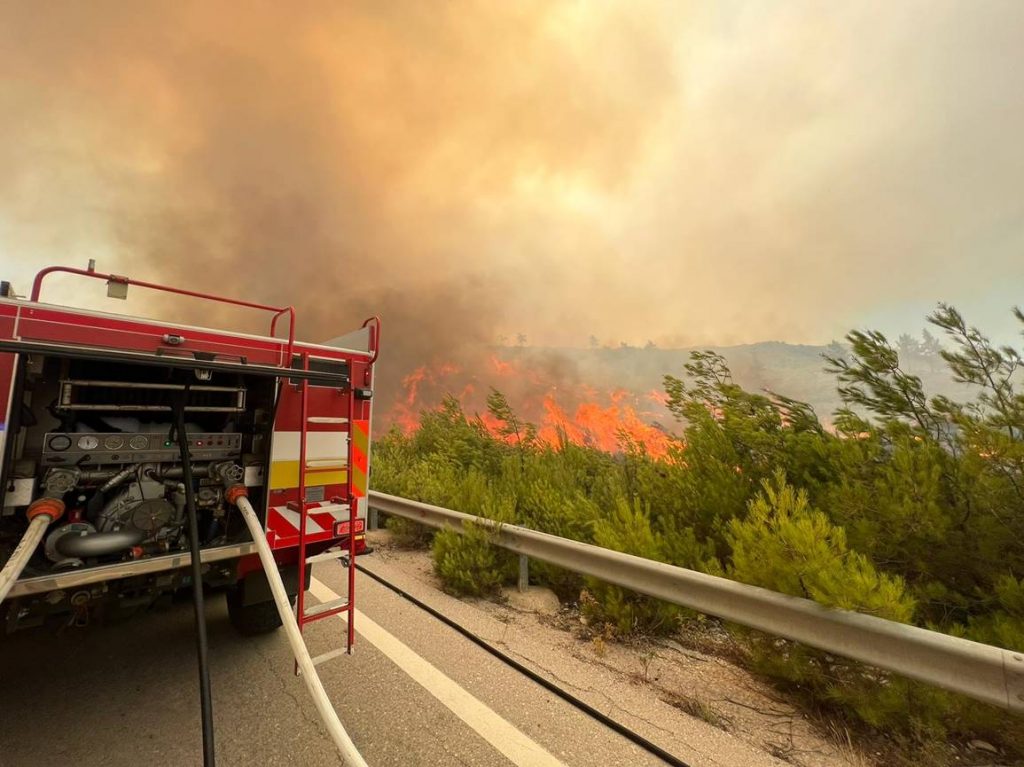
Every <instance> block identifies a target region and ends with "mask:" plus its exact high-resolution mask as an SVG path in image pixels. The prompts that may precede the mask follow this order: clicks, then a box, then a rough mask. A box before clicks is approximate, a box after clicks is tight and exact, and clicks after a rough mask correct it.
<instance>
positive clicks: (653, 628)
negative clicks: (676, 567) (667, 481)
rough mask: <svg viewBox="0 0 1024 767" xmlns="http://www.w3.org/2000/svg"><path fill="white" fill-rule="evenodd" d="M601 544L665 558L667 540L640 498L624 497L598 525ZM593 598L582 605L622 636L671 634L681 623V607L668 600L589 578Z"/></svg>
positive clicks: (593, 618) (591, 617) (590, 615)
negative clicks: (652, 525)
mask: <svg viewBox="0 0 1024 767" xmlns="http://www.w3.org/2000/svg"><path fill="white" fill-rule="evenodd" d="M594 542H595V543H596V544H597V545H598V546H602V547H604V548H606V549H612V550H614V551H621V552H624V553H626V554H633V555H635V556H638V557H645V558H647V559H654V560H658V561H664V559H665V554H666V551H667V547H666V544H665V539H664V538H663V537H662V536H661V535H660V534H658V533H656V532H654V530H653V529H652V528H651V521H650V517H649V515H648V514H647V512H646V510H645V509H643V508H642V506H641V504H640V503H639V501H637V502H634V503H630V502H629V501H627V500H625V499H623V498H620V499H619V500H618V502H617V503H616V505H615V509H614V513H613V514H612V515H611V516H610V517H609V518H607V519H601V520H599V521H598V522H597V523H595V525H594ZM586 580H587V589H588V591H589V593H590V595H591V596H592V598H591V599H585V600H581V602H580V606H581V608H582V609H583V612H584V614H585V615H586V616H587V618H588V619H589V620H590V621H591V622H592V623H601V624H607V625H609V626H611V627H612V629H613V630H614V632H615V633H616V634H617V635H619V636H627V635H630V634H669V633H671V632H672V631H674V630H675V629H676V628H677V627H678V625H679V616H680V614H681V612H682V611H681V609H680V608H679V607H677V606H676V605H673V604H670V603H668V602H662V601H661V600H659V599H654V598H652V597H648V596H644V595H642V594H637V593H635V592H632V591H627V590H626V589H622V588H619V587H618V586H613V585H611V584H609V583H605V582H604V581H600V580H597V579H596V578H587V579H586Z"/></svg>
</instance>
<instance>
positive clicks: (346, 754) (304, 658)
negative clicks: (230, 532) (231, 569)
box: [228, 485, 367, 767]
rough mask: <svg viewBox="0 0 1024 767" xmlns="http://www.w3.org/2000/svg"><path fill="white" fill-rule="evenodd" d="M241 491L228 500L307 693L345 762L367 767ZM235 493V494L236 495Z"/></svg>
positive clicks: (353, 766)
mask: <svg viewBox="0 0 1024 767" xmlns="http://www.w3.org/2000/svg"><path fill="white" fill-rule="evenodd" d="M238 487H240V486H238V485H236V486H235V487H234V488H229V491H228V498H229V499H231V498H232V496H233V495H234V496H236V497H234V498H233V500H234V502H235V504H236V505H237V506H238V508H239V510H240V511H241V512H242V516H243V517H244V518H245V524H246V525H248V526H249V533H250V534H251V535H252V539H253V542H254V543H255V544H256V551H257V552H258V553H259V555H260V562H262V564H263V571H264V572H265V573H266V575H267V583H269V584H270V591H271V593H272V594H273V595H274V602H275V603H276V604H277V612H278V613H279V614H280V616H281V622H282V623H283V624H284V630H285V634H286V635H287V636H288V642H289V643H290V644H291V646H292V652H293V653H294V654H295V660H296V662H298V664H299V669H300V670H301V671H302V678H303V680H304V681H305V682H306V689H307V690H309V694H310V695H311V696H312V697H313V703H314V704H315V705H316V710H317V711H319V712H320V718H321V719H322V720H323V722H324V726H325V727H327V732H329V733H330V735H331V738H333V739H334V744H335V745H336V746H337V747H338V753H340V754H341V758H342V761H343V762H344V763H345V764H346V765H349V766H350V767H367V764H366V761H365V760H364V759H363V757H362V756H360V755H359V751H358V750H357V749H356V746H355V744H354V743H353V742H352V739H351V738H350V737H349V736H348V733H347V732H345V728H344V727H343V726H342V724H341V721H340V720H339V719H338V713H337V712H336V711H335V710H334V706H332V705H331V701H330V698H328V697H327V691H326V690H324V686H323V683H322V682H321V681H320V677H319V676H317V673H316V669H315V668H314V666H313V660H312V658H310V657H309V650H307V649H306V643H305V642H303V641H302V634H301V633H299V627H298V624H297V623H296V621H295V614H294V613H293V612H292V605H291V600H290V599H288V594H287V592H285V589H284V583H282V582H281V575H280V573H279V572H278V570H277V563H276V562H275V561H274V555H273V554H272V553H271V552H270V546H269V545H267V537H266V533H265V532H264V531H263V526H262V525H261V524H260V521H259V519H258V518H257V516H256V511H255V510H254V509H253V507H252V504H251V503H249V499H248V498H246V497H245V496H244V495H241V493H242V492H244V489H245V488H244V487H242V488H241V490H236V489H235V488H238ZM232 490H234V491H235V492H234V493H232V492H231V491H232Z"/></svg>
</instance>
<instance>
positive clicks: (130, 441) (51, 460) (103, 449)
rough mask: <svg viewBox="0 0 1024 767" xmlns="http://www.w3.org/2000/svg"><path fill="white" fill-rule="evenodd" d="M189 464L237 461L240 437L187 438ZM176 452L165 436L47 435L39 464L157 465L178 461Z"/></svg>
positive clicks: (228, 435)
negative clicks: (190, 461)
mask: <svg viewBox="0 0 1024 767" xmlns="http://www.w3.org/2000/svg"><path fill="white" fill-rule="evenodd" d="M188 441H189V453H190V454H191V456H192V460H193V461H212V460H223V459H226V458H237V457H238V456H240V455H241V453H242V435H241V434H229V433H218V434H189V435H188ZM180 459H181V452H180V448H179V447H178V443H177V441H176V440H171V439H168V438H167V435H166V434H152V433H150V434H132V433H121V432H118V433H115V434H111V433H109V432H108V433H105V434H91V433H80V432H50V433H48V434H47V435H46V437H45V438H44V439H43V464H44V465H46V466H83V465H88V464H107V463H157V462H167V461H178V460H180Z"/></svg>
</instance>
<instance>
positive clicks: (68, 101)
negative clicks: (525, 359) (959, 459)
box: [0, 0, 1024, 381]
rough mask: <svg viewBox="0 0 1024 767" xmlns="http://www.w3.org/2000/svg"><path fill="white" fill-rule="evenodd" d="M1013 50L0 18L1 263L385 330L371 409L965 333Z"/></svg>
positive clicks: (934, 22)
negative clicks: (535, 377) (511, 378)
mask: <svg viewBox="0 0 1024 767" xmlns="http://www.w3.org/2000/svg"><path fill="white" fill-rule="evenodd" d="M1021 28H1024V6H1022V5H1021V4H1020V3H1015V2H1006V3H998V2H990V3H985V4H974V3H966V2H964V3H954V2H916V3H915V2H910V3H903V4H900V5H899V6H893V5H891V4H884V3H879V4H875V5H871V4H854V5H850V6H843V7H840V6H837V5H835V4H818V3H796V4H789V5H786V6H783V7H780V6H778V5H777V4H776V3H770V2H764V3H758V2H754V3H749V2H744V3H735V4H732V3H716V4H712V5H710V6H709V5H705V4H696V5H694V6H693V7H690V6H688V5H686V4H683V3H676V2H664V3H663V2H655V1H652V2H628V3H624V2H623V3H615V2H599V1H596V2H591V3H579V2H571V1H569V0H565V1H564V2H539V1H538V2H521V3H492V2H483V1H482V0H481V1H480V2H460V3H443V4H442V3H411V2H410V3H401V2H393V3H386V4H379V3H368V4H356V3H333V2H331V3H328V2H312V1H311V2H304V3H299V4H280V3H257V2H253V3H245V4H231V5H228V4H223V5H215V4H211V3H200V2H181V3H174V4H169V3H143V2H139V3H113V2H92V3H73V2H68V3H56V2H54V3H47V4H45V5H39V4H30V3H18V2H14V0H11V1H10V2H0V73H2V75H0V78H2V79H0V115H2V117H3V124H4V133H5V138H4V141H3V142H0V258H2V259H3V266H4V270H5V273H13V275H14V276H15V277H16V278H17V279H19V280H20V281H21V282H22V284H24V281H25V280H26V279H27V275H28V274H30V273H31V271H33V270H34V268H36V267H37V266H39V265H42V264H45V263H50V262H63V263H68V262H70V263H76V264H81V263H84V261H85V260H86V258H88V257H97V258H98V259H99V260H100V266H101V268H104V267H105V268H108V269H112V270H115V269H118V270H121V271H124V272H128V273H131V274H133V275H137V276H139V277H142V278H149V279H156V280H163V281H166V282H170V283H174V284H180V285H189V286H192V287H195V288H201V289H208V290H211V291H214V292H220V293H224V294H233V295H244V296H247V297H249V298H250V299H253V300H257V301H265V302H267V303H275V304H278V303H294V304H295V305H296V306H297V308H298V310H299V317H300V325H299V331H300V335H301V336H303V337H305V338H309V339H312V340H322V339H324V338H328V337H331V336H334V335H338V334H340V333H342V332H345V331H347V330H350V329H352V328H354V327H356V326H358V325H359V324H360V323H361V321H362V320H363V319H364V318H365V316H368V315H370V314H380V315H382V316H383V318H384V321H385V333H386V336H385V343H386V352H385V355H384V357H383V360H382V363H383V365H384V367H383V369H382V372H383V373H384V380H388V379H391V380H393V381H397V380H398V379H400V378H401V376H402V375H403V374H404V373H405V372H407V371H408V370H410V369H412V368H413V367H415V366H416V365H417V364H419V363H421V362H425V361H429V360H431V359H437V358H442V357H443V358H455V359H457V358H458V357H459V356H460V355H463V354H469V351H468V350H471V349H473V348H476V347H478V346H479V345H482V344H487V343H493V342H494V341H495V340H496V339H497V338H498V337H499V336H500V335H505V336H507V337H509V338H512V339H514V338H515V336H516V335H517V334H519V333H523V334H525V335H526V336H527V338H528V339H529V342H530V343H537V344H547V345H575V346H583V345H585V344H586V339H587V338H588V336H590V335H591V334H594V335H596V336H597V337H598V338H600V339H601V340H602V341H603V342H608V341H610V342H612V343H613V344H614V343H617V342H618V341H620V340H625V341H629V342H631V343H634V344H643V343H644V342H645V341H646V340H647V339H649V338H650V339H653V340H655V341H657V342H658V343H659V344H661V345H665V344H672V343H676V344H690V343H710V342H714V343H720V344H723V343H737V342H743V341H756V340H762V339H765V338H784V339H786V340H792V341H809V342H820V341H827V340H828V339H829V338H831V337H838V336H840V335H841V334H842V333H843V332H844V331H845V330H846V329H848V328H849V327H851V326H853V325H858V324H864V323H874V324H882V325H883V326H884V325H886V324H887V323H888V324H896V325H897V326H898V327H900V328H904V327H907V323H908V322H909V321H914V322H919V319H920V316H921V314H923V312H924V311H926V310H927V309H928V307H929V306H930V305H932V304H933V303H934V301H936V300H939V299H945V300H951V301H954V302H957V303H959V304H960V305H961V306H962V307H963V308H965V309H966V310H967V313H968V315H969V316H972V317H974V318H977V320H978V321H979V322H982V323H984V322H986V321H989V322H990V321H992V320H993V319H995V318H997V317H1002V316H1005V315H1004V312H1003V310H1004V309H1005V308H1007V307H1008V306H1009V304H1011V303H1012V302H1013V300H1014V297H1013V296H1011V295H1010V287H1009V286H1012V285H1014V284H1017V285H1019V284H1020V281H1021V278H1024V259H1021V258H1020V255H1019V251H1020V247H1021V245H1022V244H1024V232H1022V226H1021V221H1022V220H1024V217H1022V215H1021V214H1022V213H1024V210H1022V208H1024V198H1022V197H1021V195H1020V194H1019V185H1020V179H1021V177H1022V172H1024V143H1022V142H1020V141H1019V136H1020V135H1024V99H1022V96H1021V94H1022V93H1024V88H1021V87H1020V86H1021V83H1020V77H1021V75H1020V73H1021V72H1024V60H1022V59H1024V47H1022V46H1020V45H1018V44H1017V39H1016V37H1017V35H1016V31H1017V30H1019V29H1021ZM55 295H56V296H58V297H59V298H69V297H72V298H76V299H80V300H85V301H86V302H89V301H91V300H92V299H91V298H88V297H84V296H81V295H78V294H71V293H70V292H69V291H67V290H66V291H64V292H62V291H61V289H59V288H58V289H57V293H56V294H55ZM133 300H134V301H135V302H136V303H135V306H137V307H141V308H142V309H144V310H149V311H156V312H162V313H164V314H167V315H169V316H173V317H175V318H179V319H181V320H183V321H189V322H197V321H198V322H226V321H228V320H229V319H230V320H231V321H232V322H236V321H238V322H242V324H243V325H244V327H245V329H250V330H252V329H254V327H255V326H254V325H252V324H251V323H252V320H251V318H248V317H247V318H236V317H234V316H233V315H232V316H230V317H228V316H227V315H225V314H223V313H222V312H220V311H219V310H210V309H207V308H202V307H200V306H198V305H192V304H184V305H181V304H174V305H173V307H172V305H170V304H167V303H164V302H157V303H150V300H149V299H147V300H146V302H144V303H139V302H140V301H142V299H139V298H133ZM972 308H973V309H976V310H977V313H975V314H973V315H972V313H971V310H972ZM211 311H213V314H212V315H211Z"/></svg>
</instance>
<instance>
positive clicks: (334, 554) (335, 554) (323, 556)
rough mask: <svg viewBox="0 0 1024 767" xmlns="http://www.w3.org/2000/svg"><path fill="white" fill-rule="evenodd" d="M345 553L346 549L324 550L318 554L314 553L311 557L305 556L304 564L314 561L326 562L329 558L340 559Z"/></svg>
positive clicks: (346, 553)
mask: <svg viewBox="0 0 1024 767" xmlns="http://www.w3.org/2000/svg"><path fill="white" fill-rule="evenodd" d="M347 555H348V552H347V551H324V552H322V553H320V554H314V555H313V556H311V557H306V564H307V565H310V564H313V563H314V562H327V561H329V560H331V559H341V558H342V557H344V556H347Z"/></svg>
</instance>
